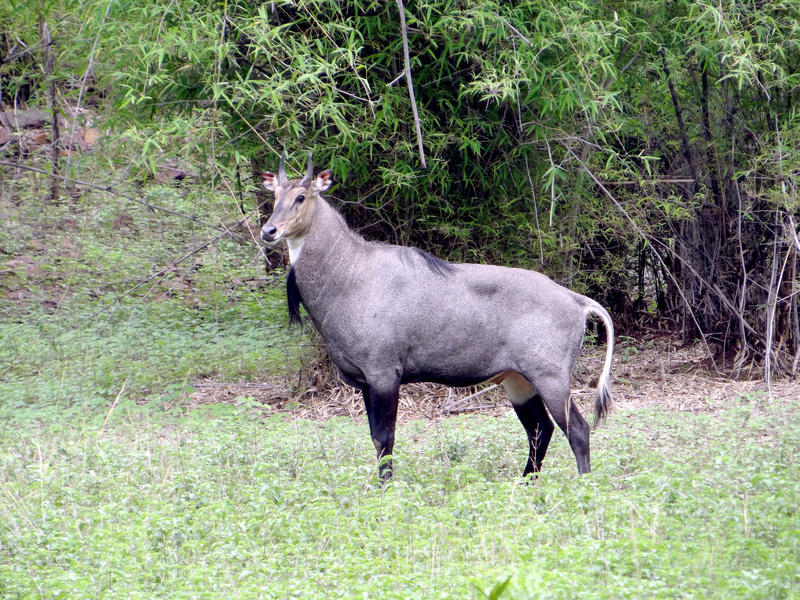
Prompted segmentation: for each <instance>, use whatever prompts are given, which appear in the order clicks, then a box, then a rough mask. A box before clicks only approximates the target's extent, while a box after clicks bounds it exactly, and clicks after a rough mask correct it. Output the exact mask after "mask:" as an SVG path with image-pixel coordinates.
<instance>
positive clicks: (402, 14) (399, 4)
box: [397, 0, 428, 170]
mask: <svg viewBox="0 0 800 600" xmlns="http://www.w3.org/2000/svg"><path fill="white" fill-rule="evenodd" d="M397 7H398V8H399V9H400V30H401V31H402V33H403V57H404V59H405V67H406V68H405V71H406V83H408V95H409V96H410V97H411V110H412V111H414V127H415V128H416V130H417V145H418V146H419V159H420V162H421V163H422V168H423V169H425V170H427V169H428V166H427V165H426V164H425V149H424V148H423V147H422V126H421V124H420V120H419V112H417V100H416V98H414V83H413V82H412V81H411V57H410V56H409V52H408V29H407V28H406V13H405V9H404V8H403V0H397Z"/></svg>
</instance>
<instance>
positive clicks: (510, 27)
mask: <svg viewBox="0 0 800 600" xmlns="http://www.w3.org/2000/svg"><path fill="white" fill-rule="evenodd" d="M500 20H501V21H503V23H504V24H505V26H506V27H508V28H509V29H510V30H511V31H513V32H514V33H516V34H517V35H518V36H519V37H520V38H521V39H522V40H523V41H524V42H525V43H526V44H528V46H529V47H530V48H533V44H532V43H531V41H530V40H529V39H528V38H526V37H525V36H524V35H522V34H521V33H520V32H519V30H518V29H517V28H516V27H514V26H513V25H512V24H511V23H509V22H508V21H506V20H505V19H500Z"/></svg>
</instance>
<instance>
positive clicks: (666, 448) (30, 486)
mask: <svg viewBox="0 0 800 600" xmlns="http://www.w3.org/2000/svg"><path fill="white" fill-rule="evenodd" d="M765 408H766V409H767V410H766V411H764V409H765ZM106 417H107V414H106V413H102V414H97V415H96V416H95V417H94V418H93V419H89V420H86V419H83V420H80V421H74V420H73V421H71V420H69V419H66V420H65V419H58V418H46V419H44V420H41V421H38V422H36V421H32V420H30V419H26V418H16V417H13V416H10V415H7V416H6V418H5V422H4V423H3V424H2V426H0V597H3V598H92V599H97V598H154V597H161V598H484V597H486V595H488V594H490V593H491V590H492V588H494V590H495V592H494V594H495V595H494V597H497V596H498V592H501V591H502V593H500V597H502V598H732V597H735V598H792V597H798V596H799V595H800V592H798V590H800V517H799V516H798V510H799V509H800V460H799V459H798V456H800V411H799V410H798V409H797V406H796V405H795V404H793V403H789V402H781V401H775V402H774V403H771V402H770V401H769V400H767V399H766V398H743V399H740V400H738V401H736V402H733V403H731V404H730V405H729V406H728V408H727V409H726V410H724V411H723V412H721V413H719V414H713V415H712V414H706V415H704V414H699V415H694V414H691V413H685V412H683V413H673V412H665V411H659V410H648V411H637V412H624V411H619V412H617V413H615V414H614V415H613V417H612V418H611V419H610V421H609V423H608V425H607V426H606V427H604V428H603V429H601V430H599V431H598V432H597V434H596V435H595V436H594V437H593V466H594V469H595V470H594V472H593V473H592V474H591V475H588V476H584V477H578V476H577V475H576V471H575V466H574V460H573V458H572V455H571V453H570V452H569V450H568V447H567V444H566V442H565V440H564V438H563V436H561V435H559V436H558V437H556V438H554V441H553V444H552V445H551V451H550V454H549V456H548V457H547V459H546V461H545V472H544V473H543V474H542V475H541V477H540V478H539V479H538V480H536V481H533V482H529V483H528V484H525V483H524V482H523V481H522V479H521V478H520V477H519V467H520V466H521V465H522V463H523V459H524V452H525V448H524V439H523V434H522V431H521V427H520V426H519V424H518V422H517V421H516V418H515V417H513V416H508V417H505V418H486V417H469V416H462V417H459V418H451V419H448V420H446V421H443V422H441V423H436V424H434V423H428V422H415V423H412V424H410V425H407V426H404V427H402V428H400V430H399V432H398V446H397V454H396V463H397V473H396V477H395V479H394V480H393V482H392V483H391V484H390V485H389V486H388V487H386V488H385V489H382V488H381V487H380V486H379V485H378V484H377V482H376V476H375V473H376V468H375V464H374V460H373V454H374V450H373V448H372V445H371V443H370V441H369V436H368V434H367V426H366V424H365V423H363V422H362V423H355V422H353V421H350V420H348V419H334V420H331V421H329V422H327V423H324V424H321V423H312V422H308V421H288V420H285V419H284V418H281V417H278V416H269V415H266V416H264V415H263V414H262V413H261V412H260V407H258V406H253V405H248V403H247V402H245V403H244V404H243V405H242V406H241V407H239V408H235V407H231V406H216V407H209V408H206V409H204V410H202V411H191V412H189V413H186V414H184V415H183V416H181V417H177V416H175V415H169V414H164V413H158V412H155V411H153V410H152V408H147V407H144V408H143V407H138V406H136V405H134V404H132V403H130V402H125V403H122V404H120V405H118V406H117V407H116V408H115V410H114V411H113V413H112V414H111V416H110V418H109V419H108V423H107V425H106V427H105V428H104V427H103V422H104V420H105V419H106ZM506 580H508V584H507V587H505V589H503V587H502V584H503V582H505V581H506ZM480 590H483V592H485V594H484V593H483V592H481V591H480Z"/></svg>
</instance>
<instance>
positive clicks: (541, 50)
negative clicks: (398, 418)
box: [0, 0, 800, 374]
mask: <svg viewBox="0 0 800 600" xmlns="http://www.w3.org/2000/svg"><path fill="white" fill-rule="evenodd" d="M15 4H16V7H17V8H18V9H19V8H23V7H24V8H27V9H28V10H27V11H20V10H16V11H12V12H8V13H6V14H5V15H2V16H0V19H1V20H0V25H1V26H2V29H4V34H3V35H4V38H3V49H2V57H1V58H3V60H4V61H5V63H4V65H3V66H2V71H1V72H0V75H1V76H2V81H3V89H2V101H3V103H4V106H7V105H9V104H10V103H12V102H14V101H17V100H19V99H23V100H27V101H35V100H36V98H37V95H36V92H35V88H36V86H37V85H40V84H41V76H40V73H39V71H37V70H36V69H35V61H33V57H35V52H33V50H34V49H35V46H36V41H37V39H38V38H37V29H36V19H37V18H40V19H41V20H47V19H50V20H51V22H52V23H59V25H58V26H55V25H54V26H53V37H54V39H56V40H58V49H59V51H60V52H61V54H60V55H59V57H58V59H57V61H56V63H57V72H56V75H55V77H57V78H59V81H60V83H61V85H62V89H63V90H64V95H63V96H62V102H63V103H65V104H69V103H73V104H74V103H75V102H78V103H80V102H82V101H84V100H83V99H84V98H85V97H86V94H87V90H89V88H91V87H92V86H94V87H95V88H96V90H97V93H102V94H103V95H105V96H106V98H105V102H106V104H107V107H108V108H109V109H110V110H109V111H108V112H107V114H108V115H109V117H110V120H109V122H108V126H109V127H113V128H114V129H115V131H116V132H118V134H119V136H120V139H119V142H120V152H121V153H124V156H125V157H126V160H131V161H132V162H133V164H134V165H137V166H138V167H139V168H140V169H150V170H155V168H156V164H158V163H159V162H161V161H163V160H165V159H166V158H168V157H170V156H172V157H180V158H181V159H182V160H185V161H188V162H190V163H192V164H194V165H195V166H196V167H197V168H198V169H200V170H201V171H202V172H203V174H204V175H205V176H207V177H209V179H211V180H214V181H216V182H219V183H223V184H225V185H227V186H228V187H229V189H230V190H231V195H232V197H233V199H235V200H236V201H237V202H238V203H239V204H241V205H244V206H247V207H248V208H253V206H254V204H261V203H263V202H264V198H263V197H257V198H258V199H255V198H256V197H254V196H253V195H252V193H251V192H252V189H253V187H254V186H255V184H256V183H258V181H257V179H258V178H257V177H253V176H254V175H255V174H256V173H257V172H258V171H260V170H262V169H263V168H264V167H265V166H266V167H270V168H274V167H275V164H276V162H277V156H278V154H279V153H280V152H281V151H282V150H283V149H284V148H286V149H288V150H289V151H290V153H293V154H294V163H295V164H296V165H297V166H298V168H299V167H300V165H302V163H303V159H304V152H305V151H306V150H313V152H314V157H315V162H316V164H318V165H325V166H327V167H330V168H332V169H333V171H334V174H335V177H336V180H337V182H338V187H337V188H335V190H334V193H333V196H334V198H335V199H337V200H338V201H339V202H340V203H341V206H342V209H343V211H344V212H346V213H347V214H348V218H349V220H350V222H351V223H353V224H355V225H357V226H358V227H359V228H360V229H361V230H362V231H363V233H364V234H365V235H366V236H367V237H371V238H375V239H384V240H387V239H388V240H390V241H393V242H398V243H404V244H405V243H411V244H416V245H420V246H423V247H425V248H427V249H430V250H433V251H436V252H438V253H440V254H442V255H445V256H448V257H451V258H454V259H460V260H477V261H488V262H494V263H506V264H513V265H521V266H528V267H534V268H538V269H542V270H544V271H546V272H547V273H548V274H550V275H552V276H554V277H556V278H557V279H558V280H559V281H561V282H563V283H565V284H566V285H570V286H572V287H574V288H576V289H578V290H579V291H584V292H588V293H590V294H591V295H593V296H595V297H597V298H598V299H599V300H600V301H602V302H603V303H604V304H606V305H609V306H610V307H611V308H612V310H613V311H614V312H615V313H616V316H617V317H618V319H619V320H620V321H621V322H622V323H623V324H627V325H635V324H638V325H641V324H643V323H645V322H649V321H650V320H652V319H654V318H655V319H666V320H668V321H669V322H671V323H674V324H679V325H681V326H682V327H683V330H684V333H685V335H686V337H693V336H696V335H699V334H701V333H702V334H703V335H704V339H705V340H706V341H707V342H717V343H718V345H719V349H720V350H725V351H727V350H733V351H738V352H732V353H730V354H731V355H733V354H736V358H737V361H736V366H737V367H741V366H742V365H744V364H746V363H747V361H748V359H755V360H757V362H758V364H760V365H762V367H766V366H767V365H769V366H770V367H771V368H773V369H775V368H777V370H778V371H779V372H781V373H787V372H790V373H793V374H794V373H796V372H797V368H798V358H799V357H800V317H799V316H798V294H797V292H798V289H797V283H796V282H797V262H798V260H797V256H798V250H800V242H798V240H797V234H796V230H797V225H796V218H797V216H798V204H797V195H796V177H797V169H798V157H799V154H798V147H797V144H798V139H799V138H800V119H798V115H797V110H796V104H797V101H798V94H799V93H800V92H798V85H797V83H798V77H800V75H799V74H798V73H800V52H799V51H798V46H797V40H798V39H800V31H798V28H800V25H798V23H800V19H798V17H800V2H798V1H797V0H784V1H780V2H770V3H758V2H743V1H737V2H732V3H728V4H726V5H725V6H721V5H720V4H719V3H714V2H709V1H708V0H679V1H676V2H669V3H652V2H637V1H632V2H605V3H586V2H582V1H580V0H557V1H553V2H547V3H541V2H531V1H516V2H499V1H497V0H494V1H491V0H490V1H487V2H480V3H478V2H463V1H458V0H418V1H408V2H407V3H406V5H405V14H406V20H407V23H408V39H409V43H410V58H411V65H410V66H411V74H412V80H413V85H414V89H415V92H416V107H417V108H418V111H419V115H420V119H421V124H422V127H421V130H422V137H423V142H424V152H425V157H426V161H427V169H426V170H423V169H422V168H421V156H420V154H419V150H418V147H417V142H416V137H415V131H414V125H413V122H414V119H413V110H412V108H413V107H412V104H411V101H410V98H409V93H408V90H407V88H406V86H405V83H406V82H405V81H403V79H402V73H403V69H404V64H403V50H402V33H401V29H400V25H399V16H398V10H399V8H398V4H397V3H394V2H377V1H368V0H361V1H358V0H356V1H347V2H345V1H342V2H329V1H327V0H300V1H296V2H271V3H262V2H248V1H245V0H231V1H229V2H211V3H208V2H199V1H195V0H186V1H181V2H164V1H161V0H150V1H148V2H130V1H127V2H126V1H121V2H110V1H107V0H72V1H71V2H68V3H66V4H64V3H61V4H58V5H55V4H48V3H46V2H38V3H37V2H33V1H31V2H27V3H15ZM24 36H29V37H28V38H25V37H24ZM23 38H24V39H23ZM20 44H21V45H20ZM12 46H13V47H12ZM23 47H25V48H27V49H29V50H31V52H29V53H27V54H25V55H24V56H23V55H20V51H21V50H20V49H21V48H23ZM398 78H400V79H399V80H398ZM26 86H27V87H26ZM41 101H42V102H43V100H41ZM120 156H122V154H121V155H120ZM251 198H252V199H251ZM723 354H724V352H723ZM723 358H724V357H723ZM728 364H729V365H730V362H729V363H728Z"/></svg>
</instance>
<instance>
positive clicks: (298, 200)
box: [295, 194, 306, 204]
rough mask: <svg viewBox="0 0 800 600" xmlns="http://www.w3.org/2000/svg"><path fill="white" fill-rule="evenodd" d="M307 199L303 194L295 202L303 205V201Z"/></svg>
mask: <svg viewBox="0 0 800 600" xmlns="http://www.w3.org/2000/svg"><path fill="white" fill-rule="evenodd" d="M305 199H306V197H305V196H304V195H303V194H300V195H299V196H298V197H297V199H296V200H295V202H297V203H298V204H301V203H302V202H303V200H305Z"/></svg>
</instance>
